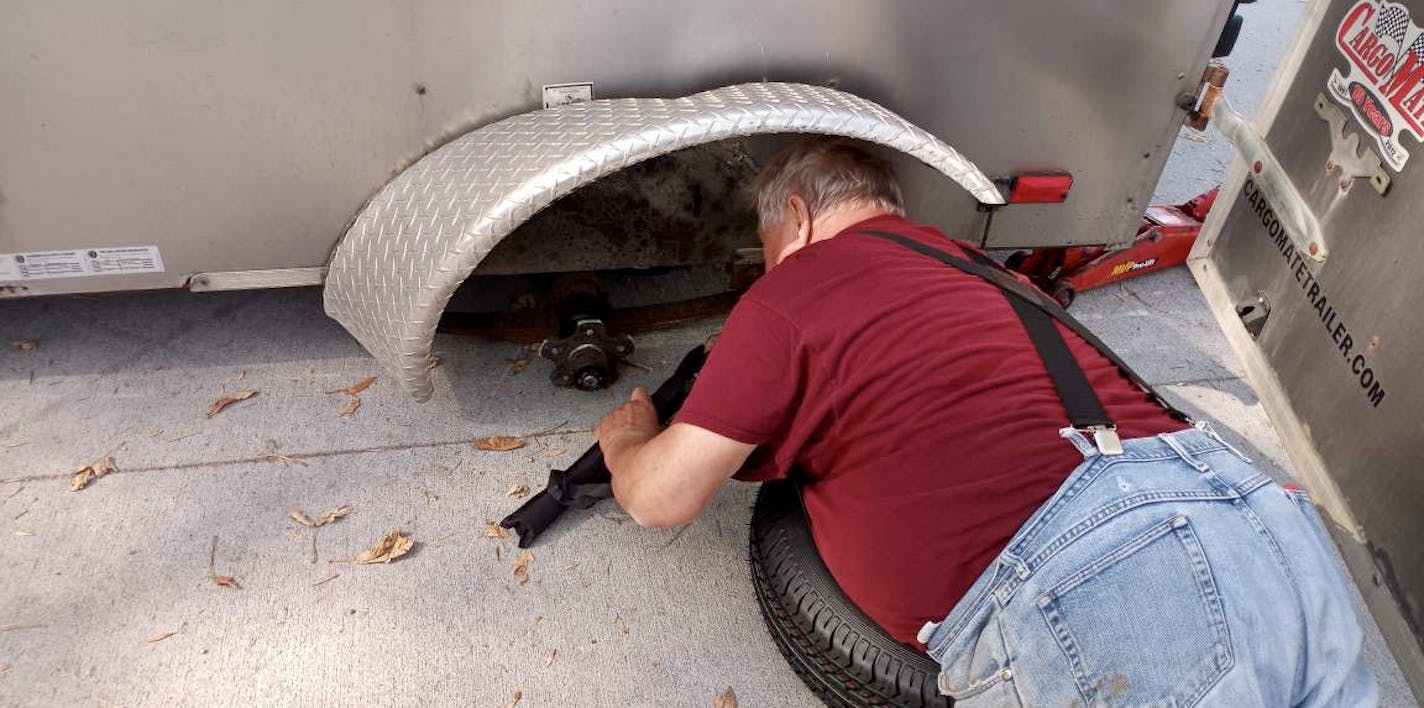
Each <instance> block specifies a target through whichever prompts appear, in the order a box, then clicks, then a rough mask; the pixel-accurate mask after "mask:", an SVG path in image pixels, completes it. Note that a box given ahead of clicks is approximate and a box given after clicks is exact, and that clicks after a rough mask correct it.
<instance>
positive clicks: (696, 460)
mask: <svg viewBox="0 0 1424 708" xmlns="http://www.w3.org/2000/svg"><path fill="white" fill-rule="evenodd" d="M660 427H661V426H659V425H658V413H657V411H656V410H654V409H653V402H652V399H651V398H649V397H648V391H647V389H644V388H642V387H638V388H635V389H633V396H632V398H630V399H628V402H627V403H624V404H623V405H621V406H618V407H617V408H615V409H613V412H611V413H609V414H608V415H606V416H604V417H603V420H602V421H600V422H599V424H598V428H597V430H596V431H595V433H596V435H597V436H598V446H599V447H600V448H602V449H603V461H604V463H605V464H607V465H608V472H609V474H610V475H611V476H612V478H613V496H614V497H616V498H617V499H618V503H619V504H621V505H622V506H623V509H624V510H625V511H627V512H628V513H629V514H630V515H631V516H632V517H633V519H634V520H635V521H637V522H638V523H639V524H640V525H642V526H676V525H680V524H687V523H691V522H692V520H693V519H696V518H697V515H698V514H700V513H702V508H703V507H704V506H706V505H707V501H708V500H709V499H711V498H712V495H713V494H715V493H716V492H717V488H718V487H720V486H721V485H722V483H723V482H725V481H727V478H728V477H731V476H732V474H733V473H735V472H736V471H737V469H738V468H740V467H741V466H742V463H743V462H745V461H746V459H747V456H748V455H750V454H751V452H752V450H753V449H755V447H756V446H754V445H748V444H746V443H740V442H737V441H735V440H732V439H729V438H725V437H722V436H721V435H718V434H716V433H713V432H711V431H708V430H703V429H702V428H698V427H696V426H692V425H687V424H685V423H677V424H674V425H673V426H672V427H671V428H668V429H667V430H664V431H662V432H661V433H660V432H658V430H659V428H660Z"/></svg>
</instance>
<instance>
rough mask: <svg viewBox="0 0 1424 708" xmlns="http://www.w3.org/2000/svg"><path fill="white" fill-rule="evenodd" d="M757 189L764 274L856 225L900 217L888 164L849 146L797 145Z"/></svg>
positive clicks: (766, 171)
mask: <svg viewBox="0 0 1424 708" xmlns="http://www.w3.org/2000/svg"><path fill="white" fill-rule="evenodd" d="M755 187H756V199H757V220H758V224H757V233H758V235H759V236H760V237H761V244H762V251H763V252H764V253H765V255H766V268H767V270H770V269H771V268H772V266H775V265H776V264H778V263H780V262H781V261H782V260H784V259H785V258H786V257H787V256H790V255H791V254H793V253H795V252H796V251H799V250H801V249H802V248H805V247H806V246H808V245H810V244H812V243H814V242H816V241H822V240H825V239H828V238H830V237H832V236H835V235H836V234H837V233H839V232H840V231H841V229H843V228H845V227H847V226H850V225H852V224H854V223H856V222H859V221H863V220H865V219H868V218H871V217H873V216H877V215H879V214H903V213H904V206H903V201H904V200H903V198H902V197H901V194H900V184H899V182H897V181H896V180H895V172H894V170H893V169H891V167H890V163H888V162H886V161H885V160H882V159H880V158H879V157H876V156H874V155H872V154H870V153H869V152H867V151H866V150H865V149H864V148H862V147H860V146H858V145H856V144H855V143H853V142H851V141H849V140H842V139H836V138H813V139H810V140H804V141H801V142H799V143H797V144H796V145H793V146H792V147H790V148H788V149H786V150H785V151H783V152H781V153H780V154H779V155H777V156H776V157H775V158H772V160H771V161H770V162H768V163H767V164H766V166H765V167H763V168H762V170H761V173H760V174H758V175H757V178H756V182H755Z"/></svg>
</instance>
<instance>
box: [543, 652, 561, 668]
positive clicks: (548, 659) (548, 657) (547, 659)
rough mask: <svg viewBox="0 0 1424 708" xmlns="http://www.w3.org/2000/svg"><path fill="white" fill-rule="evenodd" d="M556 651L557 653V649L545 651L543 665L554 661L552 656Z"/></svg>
mask: <svg viewBox="0 0 1424 708" xmlns="http://www.w3.org/2000/svg"><path fill="white" fill-rule="evenodd" d="M558 653H559V650H558V649H550V650H549V651H547V652H545V653H544V665H545V666H548V665H550V664H553V663H554V657H555V656H556V655H557V654H558Z"/></svg>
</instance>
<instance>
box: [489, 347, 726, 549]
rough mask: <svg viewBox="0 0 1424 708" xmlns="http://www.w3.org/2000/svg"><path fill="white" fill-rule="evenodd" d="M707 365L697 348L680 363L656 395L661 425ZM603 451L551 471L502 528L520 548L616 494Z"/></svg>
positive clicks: (591, 450)
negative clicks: (568, 515) (571, 513)
mask: <svg viewBox="0 0 1424 708" xmlns="http://www.w3.org/2000/svg"><path fill="white" fill-rule="evenodd" d="M706 362H707V348H706V347H705V346H703V345H700V344H699V345H697V347H695V348H694V349H693V350H692V351H690V352H688V353H687V355H686V356H684V357H683V358H682V361H681V362H679V363H678V365H677V369H676V370H675V371H674V372H673V375H672V376H671V377H669V378H668V380H667V381H664V382H663V384H662V385H661V386H659V387H658V389H657V390H656V391H654V392H653V394H652V399H653V409H654V410H656V411H657V413H658V422H659V423H662V424H667V422H668V421H669V420H672V417H673V416H674V415H677V411H678V409H680V408H682V404H683V403H684V402H685V401H686V400H687V395H688V394H689V393H691V392H692V384H693V383H694V382H696V380H697V374H698V373H699V372H701V371H702V365H703V364H705V363H706ZM611 479H612V478H611V477H610V475H609V474H608V466H607V465H606V464H604V462H603V449H602V448H600V447H599V446H598V443H594V444H593V445H592V446H590V447H589V448H588V449H587V450H585V451H584V453H583V454H582V455H580V456H579V458H578V459H577V460H575V461H574V463H573V464H572V465H570V466H569V468H568V469H567V470H551V471H550V472H549V481H548V483H547V484H546V485H545V487H544V489H543V491H540V492H539V493H538V494H535V495H534V496H532V497H530V498H529V500H528V501H526V502H524V504H522V505H520V507H519V508H518V509H515V510H514V513H512V514H510V515H509V516H506V517H504V519H503V520H502V521H500V522H499V525H500V526H502V527H504V528H507V529H511V530H513V531H514V533H515V534H516V535H518V536H519V547H520V548H528V547H529V546H530V544H532V543H534V539H535V538H537V537H538V536H539V534H540V533H542V532H543V531H544V529H546V528H548V527H549V526H550V525H551V524H553V523H554V521H555V520H557V519H558V518H559V516H560V515H562V514H563V513H564V510H565V509H568V508H569V507H570V506H576V507H578V508H580V509H586V508H588V507H590V506H593V505H594V504H596V503H598V502H599V501H600V500H603V499H607V498H608V497H610V496H612V495H613V491H612V487H611V484H610V481H611Z"/></svg>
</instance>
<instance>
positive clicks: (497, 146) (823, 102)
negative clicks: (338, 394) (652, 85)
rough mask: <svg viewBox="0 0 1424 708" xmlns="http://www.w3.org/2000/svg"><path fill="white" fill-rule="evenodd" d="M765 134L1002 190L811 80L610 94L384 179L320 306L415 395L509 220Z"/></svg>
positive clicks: (969, 186) (888, 118) (468, 137)
mask: <svg viewBox="0 0 1424 708" xmlns="http://www.w3.org/2000/svg"><path fill="white" fill-rule="evenodd" d="M767 133H817V134H824V135H838V136H844V137H850V138H856V139H860V140H865V141H868V142H873V143H878V144H881V145H884V146H886V147H890V148H893V149H895V150H899V151H901V152H904V153H906V154H908V155H910V156H912V157H915V158H916V159H918V160H920V161H921V162H924V163H925V164H926V165H929V166H930V167H933V168H935V169H937V170H939V171H940V172H943V173H944V174H945V175H946V176H948V177H949V178H950V179H952V180H954V181H955V182H957V183H959V185H960V186H962V187H964V188H965V189H966V190H968V191H969V193H970V194H972V195H973V196H974V198H975V199H977V200H979V202H980V203H984V204H1002V203H1003V197H1002V196H1000V194H999V192H998V190H997V189H996V188H995V187H994V184H993V183H992V182H991V181H990V180H989V178H987V177H985V176H984V173H982V172H980V171H979V168H978V167H975V166H974V163H972V162H970V161H969V160H967V159H965V158H964V157H963V156H961V155H960V154H959V153H958V152H956V151H955V150H954V148H952V147H950V146H948V145H946V144H945V143H944V142H942V141H940V140H939V139H938V138H936V137H935V136H933V135H931V134H929V133H927V132H925V131H924V130H921V129H920V128H918V127H916V126H915V125H913V124H911V123H910V122H909V121H907V120H905V119H903V118H901V117H900V116H898V115H896V114H894V113H892V112H890V111H889V110H886V109H885V108H883V107H881V106H879V105H877V104H875V103H872V102H870V101H867V100H865V99H863V98H860V97H857V96H854V95H851V94H848V93H845V92H843V91H837V90H835V89H830V88H825V87H821V86H809V85H804V84H786V83H756V84H741V85H736V86H727V87H724V88H719V89H714V90H712V91H706V92H703V93H699V94H694V95H692V96H687V97H685V98H676V99H657V98H637V99H612V100H599V101H591V102H587V103H575V104H569V105H564V106H558V107H554V108H548V109H544V110H539V111H532V112H530V113H525V114H521V115H517V116H513V117H511V118H507V119H505V120H502V121H499V122H497V123H493V124H490V125H487V126H485V127H483V128H479V129H476V130H473V131H470V132H469V133H467V134H465V135H464V136H463V137H460V138H458V139H456V140H454V141H452V142H450V143H448V144H446V145H445V146H443V147H441V148H440V149H438V150H435V151H434V152H432V153H430V154H429V155H426V156H425V157H424V158H422V159H420V160H419V161H418V162H416V163H415V164H414V165H411V166H410V167H409V168H407V169H406V170H405V171H404V172H402V173H401V174H400V175H398V176H397V177H396V178H395V179H393V180H391V182H390V183H389V184H387V185H386V186H385V187H384V188H383V189H382V190H381V191H380V192H379V193H378V194H377V195H376V196H375V198H373V199H372V200H371V201H370V203H368V204H367V205H366V207H365V208H364V209H362V211H361V213H360V214H358V215H357V217H356V220H355V222H354V223H352V225H351V228H350V229H348V230H347V232H346V235H345V237H343V238H342V240H341V242H340V243H339V244H338V245H337V247H336V251H335V253H334V254H333V255H332V259H331V263H330V267H329V269H328V272H327V277H326V291H325V307H326V313H327V314H328V315H330V316H331V317H332V318H334V319H335V320H336V321H337V322H340V323H341V324H342V326H344V327H345V328H346V329H347V331H349V332H351V334H352V336H354V337H355V338H356V340H357V341H358V342H360V343H361V345H362V346H364V347H365V348H366V351H368V352H370V353H371V355H372V356H374V357H375V358H376V359H377V361H379V362H380V363H381V364H382V365H383V366H384V367H385V368H386V369H387V370H388V371H389V372H390V373H391V375H392V376H393V377H394V378H395V379H396V380H397V381H398V382H399V383H400V384H401V386H402V387H404V388H405V389H406V391H408V392H409V393H410V394H411V395H412V396H414V397H415V398H416V400H419V401H424V400H427V399H429V398H430V395H431V393H432V392H433V390H434V388H433V386H432V384H431V380H430V374H429V371H428V370H427V368H426V359H427V357H428V356H429V355H430V347H431V342H432V340H433V338H434V336H435V327H436V325H437V324H438V323H439V320H440V314H441V312H443V311H444V309H445V304H446V302H447V301H449V299H450V296H451V294H453V293H454V292H455V288H457V287H459V285H460V283H461V282H463V281H464V280H465V278H466V277H468V276H469V274H470V272H471V271H473V270H474V269H475V267H476V266H477V265H479V263H480V261H481V260H482V259H484V257H485V255H486V254H488V253H489V252H490V249H492V248H494V246H495V244H496V243H498V242H499V241H500V240H501V239H503V238H504V237H505V236H506V235H508V234H509V233H510V232H512V231H514V229H515V228H516V227H518V226H519V225H520V224H522V223H523V222H524V221H525V220H527V219H528V218H529V217H530V216H532V215H534V213H536V212H538V211H539V210H540V209H543V208H544V207H546V206H548V205H549V204H550V203H552V202H553V201H554V200H555V199H558V198H559V197H561V196H563V195H565V194H568V193H569V192H572V191H573V190H575V189H577V188H578V187H579V186H581V185H584V184H587V183H589V182H592V181H594V180H596V179H598V178H599V177H602V176H604V175H606V174H609V173H611V172H616V171H618V170H620V169H623V168H624V167H627V166H629V165H632V164H634V163H637V162H641V161H643V160H646V159H649V158H652V157H656V156H658V155H662V154H665V153H669V152H672V151H675V150H680V149H682V148H686V147H691V146H694V145H700V144H703V143H709V142H713V141H716V140H723V139H726V138H734V137H742V136H748V135H757V134H767Z"/></svg>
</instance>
